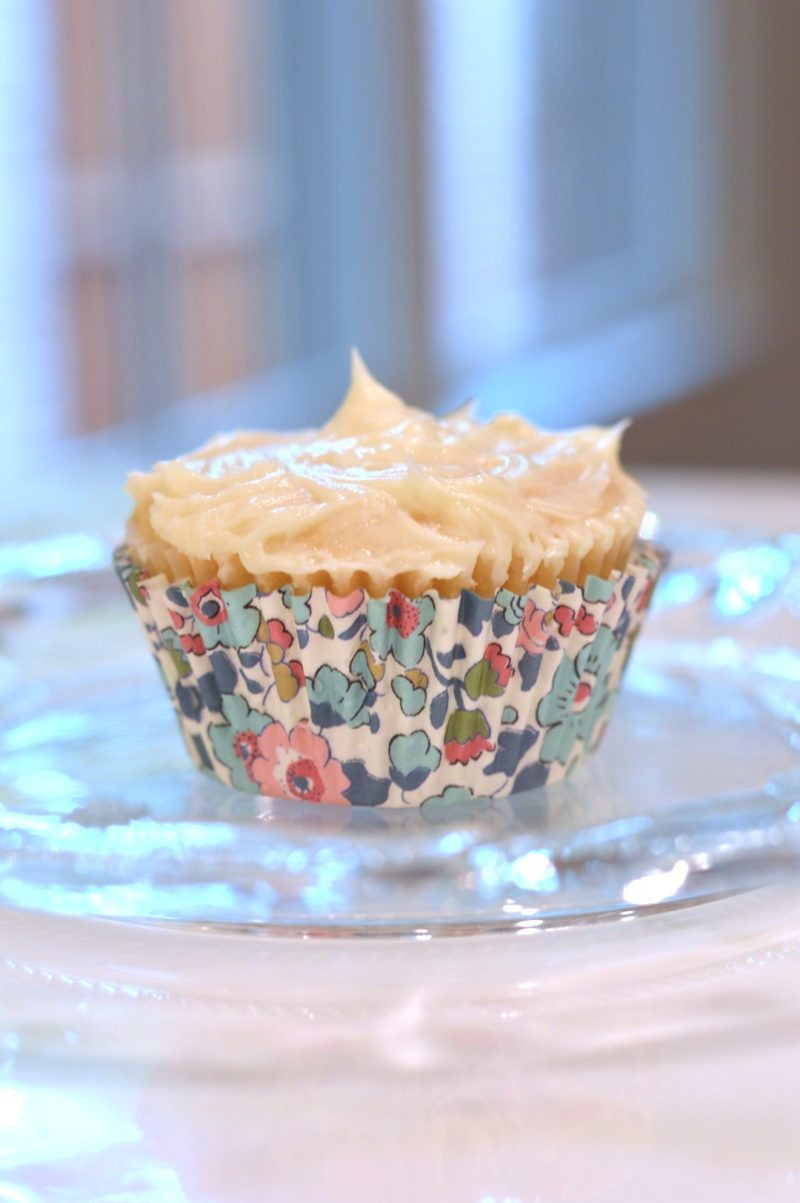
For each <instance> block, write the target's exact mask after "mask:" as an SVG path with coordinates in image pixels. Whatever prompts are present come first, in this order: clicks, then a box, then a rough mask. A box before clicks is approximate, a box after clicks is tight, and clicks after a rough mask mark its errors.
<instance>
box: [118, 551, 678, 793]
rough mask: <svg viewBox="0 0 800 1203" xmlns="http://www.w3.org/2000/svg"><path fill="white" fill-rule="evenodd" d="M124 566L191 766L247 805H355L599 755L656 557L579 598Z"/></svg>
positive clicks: (523, 776) (535, 781)
mask: <svg viewBox="0 0 800 1203" xmlns="http://www.w3.org/2000/svg"><path fill="white" fill-rule="evenodd" d="M114 559H115V567H116V570H117V572H118V574H119V576H120V578H121V580H122V582H123V584H124V585H125V588H126V590H127V593H128V596H129V598H130V599H131V602H132V603H133V606H134V609H135V611H136V614H137V617H138V618H139V620H140V622H141V623H142V626H143V628H144V631H145V634H146V636H147V639H148V642H149V644H150V647H151V649H152V651H153V653H154V655H155V658H156V660H157V662H158V665H159V666H160V669H161V671H162V676H163V678H164V681H165V684H166V687H167V690H168V692H169V695H170V698H171V699H172V703H173V706H174V708H175V712H176V714H177V716H178V722H179V724H180V728H181V731H182V733H183V737H184V740H185V742H186V746H187V748H188V751H189V755H190V756H191V758H192V760H193V761H194V763H195V764H196V765H197V766H198V767H199V768H201V769H203V770H205V771H207V772H210V773H213V774H214V775H215V776H217V777H218V778H219V779H220V780H221V781H223V782H224V783H225V784H227V785H230V786H233V787H234V788H236V789H240V790H246V791H248V792H250V793H261V794H264V795H268V796H278V797H288V798H297V799H299V800H303V801H306V802H309V801H310V802H323V803H333V804H340V805H353V806H392V807H415V806H423V807H426V806H427V807H430V808H432V809H433V808H435V809H436V810H441V809H445V810H446V809H447V808H449V807H450V806H451V805H457V806H458V808H459V810H462V809H463V807H464V806H465V805H466V806H467V808H469V806H470V805H475V806H477V807H479V806H481V805H485V803H486V799H491V798H497V797H501V796H503V795H505V794H510V793H516V792H518V791H521V790H526V789H530V788H532V787H534V786H541V785H545V784H547V783H548V782H554V781H557V780H559V779H560V778H562V777H563V776H564V775H565V774H566V773H568V772H570V771H571V769H572V768H573V767H574V766H575V765H576V764H577V763H578V762H579V761H580V760H581V759H582V758H583V757H584V756H585V755H586V754H587V753H588V752H589V751H590V750H591V749H592V748H593V747H594V746H595V745H596V744H597V742H598V740H599V739H600V737H601V735H602V733H603V731H604V729H605V726H606V724H607V721H608V718H609V714H610V712H611V709H612V707H613V703H614V700H615V697H616V695H617V692H618V689H619V685H620V680H621V678H622V674H623V671H624V668H625V664H626V662H627V660H628V657H629V655H630V652H631V648H632V646H633V643H634V641H635V639H636V636H637V634H638V631H639V628H640V626H641V622H642V619H643V617H644V615H645V613H646V610H647V606H648V603H649V600H650V596H651V593H652V589H653V586H654V584H655V582H656V579H657V577H658V575H659V572H660V571H661V568H662V566H663V562H664V556H663V554H662V553H661V552H660V551H658V550H657V549H655V548H653V547H651V546H647V545H644V544H640V545H638V546H637V547H636V548H635V550H634V554H633V558H632V559H631V562H630V563H629V564H628V565H627V567H626V568H625V569H624V570H623V571H617V572H613V573H612V574H611V575H610V576H609V577H608V579H600V578H598V577H591V576H590V577H589V578H588V579H587V580H586V583H585V584H584V585H583V586H577V585H573V584H570V583H567V582H563V581H562V582H559V583H558V584H557V585H556V587H555V588H554V589H552V590H551V589H547V588H545V587H544V586H535V587H533V588H531V589H530V590H529V592H528V593H526V594H523V595H520V594H517V593H512V592H510V591H508V590H505V589H501V590H499V591H498V593H497V594H496V595H495V596H494V597H493V598H483V597H479V596H478V595H477V594H475V593H472V592H469V591H464V592H462V593H461V594H460V595H459V596H458V597H455V598H444V597H440V596H438V595H437V594H436V593H435V592H432V591H431V592H427V593H425V594H423V595H422V596H419V597H414V598H409V597H405V596H404V595H403V594H401V593H400V592H398V591H396V590H390V591H389V592H388V594H387V595H386V596H385V597H383V598H372V597H368V596H367V595H366V594H365V593H364V592H363V591H362V590H360V589H356V590H355V591H354V592H352V593H351V594H349V595H348V596H347V597H340V596H336V595H335V594H333V593H331V592H330V591H328V590H326V589H324V588H321V587H317V588H314V589H311V590H309V591H307V592H297V591H295V590H294V589H293V588H292V587H291V586H289V585H287V586H284V587H282V588H280V589H276V590H272V591H269V592H259V591H258V589H257V587H256V586H255V585H254V584H251V585H243V586H241V587H239V588H236V589H223V588H222V587H221V586H220V585H219V583H218V582H217V581H209V582H207V583H206V584H204V585H201V586H199V587H195V586H194V585H189V584H184V585H170V584H168V583H167V582H166V581H165V579H164V578H163V577H152V578H148V576H147V574H146V573H145V572H144V570H143V569H142V568H141V567H139V566H138V565H137V564H136V563H135V562H134V561H133V560H132V559H131V557H130V554H129V552H128V549H127V547H125V546H122V547H120V548H119V549H118V550H117V552H116V553H115V558H114Z"/></svg>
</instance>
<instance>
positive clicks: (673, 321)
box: [0, 0, 800, 510]
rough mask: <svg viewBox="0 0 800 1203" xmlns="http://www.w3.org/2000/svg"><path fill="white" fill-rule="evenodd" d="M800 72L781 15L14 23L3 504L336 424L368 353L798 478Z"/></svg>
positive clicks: (124, 15)
mask: <svg viewBox="0 0 800 1203" xmlns="http://www.w3.org/2000/svg"><path fill="white" fill-rule="evenodd" d="M798 45H800V4H798V3H797V0H602V2H600V0H3V2H2V5H0V405H2V414H3V432H4V438H3V439H2V440H0V443H1V444H2V449H0V467H2V470H3V473H4V478H5V481H6V485H7V486H8V484H9V482H11V481H14V480H19V479H21V478H22V477H24V478H25V480H26V481H27V482H28V485H29V491H30V482H31V480H32V479H34V480H35V478H36V472H37V466H40V465H42V464H43V463H45V462H55V461H54V459H53V457H54V456H55V457H56V458H57V457H58V456H59V454H60V453H61V450H62V449H63V448H65V447H67V446H69V445H71V441H72V440H74V439H75V438H77V437H80V436H89V438H90V439H91V438H94V439H95V440H99V441H96V442H95V444H94V445H95V446H96V447H97V448H98V449H99V451H98V456H99V457H100V456H101V455H102V449H103V448H104V447H107V446H110V444H108V443H107V442H106V443H103V441H102V439H103V437H105V436H104V435H103V434H102V432H104V431H109V430H112V431H114V430H116V431H118V432H119V431H122V432H123V437H122V445H123V446H126V447H129V448H130V451H129V454H128V460H129V461H134V462H138V460H140V459H142V458H143V457H144V455H145V451H146V452H147V454H148V455H149V454H150V452H153V453H157V454H172V453H174V452H176V451H178V450H182V449H183V450H186V449H187V448H188V447H189V446H191V445H192V444H196V443H197V442H199V441H200V440H201V439H202V438H205V437H206V436H207V435H208V434H209V433H210V432H211V431H212V430H214V429H216V428H220V427H224V426H225V425H232V424H243V423H245V424H250V425H259V424H267V425H275V426H286V425H299V424H303V423H308V422H314V421H318V420H320V419H321V418H324V417H325V416H327V414H328V413H330V411H331V410H332V409H333V407H334V406H335V404H336V403H337V402H338V400H339V398H340V396H341V394H342V392H343V389H344V387H345V384H346V378H347V372H348V363H347V351H348V348H349V347H350V346H351V345H352V344H355V345H357V346H358V347H359V348H360V349H361V351H362V353H363V354H364V356H365V358H366V360H367V363H368V364H369V365H370V366H371V368H372V370H373V371H374V372H375V373H376V374H377V375H378V376H379V377H380V378H381V379H383V380H384V381H385V382H386V383H387V384H388V385H389V386H390V387H392V388H394V389H395V390H396V391H398V392H400V393H401V394H402V395H403V396H405V397H406V398H408V399H409V400H412V401H414V402H416V403H418V404H422V405H425V406H431V407H435V406H438V405H444V404H449V403H451V402H453V401H457V400H461V399H463V398H464V397H466V396H469V395H476V396H478V397H479V398H480V402H481V406H482V409H483V411H484V412H488V411H491V410H495V409H508V408H515V409H518V410H521V411H523V412H524V413H526V414H527V415H529V416H530V417H531V418H533V419H535V420H537V421H539V422H541V423H542V424H544V425H550V426H558V425H567V424H573V423H580V422H589V421H608V420H611V419H615V418H617V417H620V416H622V415H632V416H634V417H635V418H636V421H635V423H634V426H633V428H632V429H631V430H630V431H629V433H628V435H627V436H626V455H627V458H628V460H629V461H634V462H641V463H645V464H659V463H661V464H664V463H666V464H691V463H701V464H711V465H728V466H731V465H749V466H774V467H781V466H782V467H784V468H796V467H797V465H798V460H799V459H800V337H798V335H799V334H800V220H798V218H799V217H800V140H798V138H797V132H796V131H797V126H798V118H800V73H799V72H798V71H797V69H796V58H797V49H796V48H797V47H798ZM198 396H199V397H201V400H200V401H197V402H195V401H192V402H190V403H187V400H186V399H187V398H197V397H198ZM143 430H145V431H146V430H150V431H159V432H161V433H160V434H159V435H158V437H156V438H151V439H150V441H149V442H147V441H146V440H145V442H142V438H141V437H140V436H141V432H142V431H143ZM137 431H138V432H139V434H138V435H137V434H136V432H137ZM93 432H95V433H93ZM97 432H100V433H97ZM125 432H127V433H125ZM65 440H66V442H65ZM84 445H86V444H85V443H84ZM115 446H119V441H118V442H117V444H115ZM75 483H76V488H77V487H78V483H79V482H77V481H76V482H75ZM8 498H9V500H11V493H10V492H9V494H8ZM12 505H13V503H12ZM5 509H6V510H8V503H6V506H5Z"/></svg>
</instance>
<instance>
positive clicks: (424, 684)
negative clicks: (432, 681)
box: [392, 668, 428, 716]
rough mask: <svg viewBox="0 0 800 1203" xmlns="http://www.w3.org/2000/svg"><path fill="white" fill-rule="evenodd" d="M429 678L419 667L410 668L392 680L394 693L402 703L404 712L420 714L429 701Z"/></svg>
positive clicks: (401, 707) (401, 706)
mask: <svg viewBox="0 0 800 1203" xmlns="http://www.w3.org/2000/svg"><path fill="white" fill-rule="evenodd" d="M427 689H428V678H427V676H426V675H425V673H424V672H420V670H419V669H418V668H410V669H409V670H408V672H407V673H401V674H400V675H398V676H396V677H395V678H394V680H393V681H392V693H393V694H394V695H395V697H396V698H397V700H398V701H399V703H400V709H401V710H402V712H403V714H407V715H410V716H411V715H416V714H420V713H421V711H422V710H424V708H425V702H426V701H427V697H428V695H427Z"/></svg>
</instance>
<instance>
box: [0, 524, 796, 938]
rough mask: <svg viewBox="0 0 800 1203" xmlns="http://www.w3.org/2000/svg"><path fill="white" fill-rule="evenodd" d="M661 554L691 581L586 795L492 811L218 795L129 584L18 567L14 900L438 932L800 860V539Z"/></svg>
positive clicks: (10, 792) (581, 912)
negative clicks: (185, 730) (139, 622)
mask: <svg viewBox="0 0 800 1203" xmlns="http://www.w3.org/2000/svg"><path fill="white" fill-rule="evenodd" d="M660 538H661V541H662V542H663V543H664V544H666V545H667V546H669V547H671V548H672V551H673V560H672V565H671V568H670V569H669V571H668V572H667V573H666V575H665V577H664V579H663V580H662V583H661V585H660V587H659V592H658V595H657V598H656V603H655V608H654V612H653V614H652V616H651V618H650V620H649V623H648V624H647V626H646V628H645V631H644V634H643V637H642V638H641V640H640V642H639V645H638V647H637V649H636V651H635V653H634V659H633V661H632V663H631V665H630V669H629V675H628V677H627V679H626V686H625V689H624V691H623V696H622V698H621V700H620V702H619V704H618V707H617V710H616V713H615V714H614V716H613V718H612V721H611V723H610V726H609V730H608V734H607V736H606V738H605V741H604V743H603V744H602V746H601V748H600V749H599V751H598V752H597V754H596V755H595V756H594V757H593V758H592V759H591V760H590V762H589V764H588V765H587V766H586V767H585V768H583V769H582V770H580V771H579V772H578V773H576V774H575V775H574V776H573V777H572V778H570V779H569V780H568V781H567V782H566V783H564V784H561V785H558V786H554V787H551V788H548V789H545V790H540V791H534V792H531V793H529V794H525V795H519V796H518V797H515V798H511V799H504V800H501V801H498V802H495V803H494V804H493V805H492V806H491V807H489V808H488V809H485V810H483V811H481V812H480V813H478V814H469V813H465V814H460V813H457V812H456V811H455V810H454V809H452V808H451V809H449V810H448V811H447V812H446V813H442V814H440V815H434V816H431V815H429V814H425V815H423V814H421V813H420V812H419V811H417V810H414V811H408V812H404V811H400V812H398V811H381V810H373V809H368V808H358V807H349V808H344V807H325V806H319V805H317V806H314V805H303V804H301V803H295V802H284V801H273V800H269V799H265V798H253V797H252V796H250V795H246V794H240V793H237V792H235V791H232V790H230V789H227V788H225V787H224V786H222V785H221V784H220V783H219V782H217V781H215V780H212V779H210V778H208V779H207V778H205V777H204V776H203V775H201V774H200V773H198V772H197V771H196V770H195V769H194V768H193V767H192V765H191V764H190V763H189V761H188V759H187V757H186V754H185V752H184V750H183V745H182V742H181V740H180V737H179V735H178V732H177V727H176V725H175V722H174V719H173V717H172V714H171V709H170V706H169V702H168V700H167V697H166V694H165V693H164V690H163V687H162V686H161V683H160V681H159V680H158V678H157V675H156V672H155V670H154V668H153V665H152V663H151V661H150V659H149V656H148V655H147V652H146V649H145V645H144V640H143V638H142V636H141V633H140V631H139V630H138V628H137V626H136V624H135V621H134V619H133V617H132V615H131V614H130V611H129V609H128V606H127V603H126V600H125V598H124V596H123V594H122V591H121V590H120V589H119V587H118V585H117V584H116V582H115V581H112V580H111V578H110V574H108V576H106V574H103V573H99V574H98V573H96V572H93V573H89V572H86V571H85V570H84V566H83V565H81V564H77V565H76V570H75V572H74V574H70V573H69V572H68V571H64V570H63V569H64V566H63V565H61V566H60V571H59V574H58V575H57V576H51V575H48V574H46V573H44V572H38V571H34V572H31V573H30V574H29V576H28V577H27V578H26V579H23V578H21V577H19V576H17V578H16V579H15V581H14V584H13V587H9V588H7V589H6V591H5V592H4V594H3V606H4V611H5V614H4V617H5V618H6V619H7V621H6V622H5V623H4V633H5V641H4V645H3V649H2V651H3V655H2V659H0V705H2V730H1V731H0V805H2V809H1V810H0V857H2V866H3V872H2V877H1V878H0V901H2V902H3V903H4V904H6V905H11V906H14V907H19V908H24V909H32V910H46V911H50V912H54V913H61V914H95V915H106V916H113V917H118V918H126V919H134V920H145V921H153V920H166V919H169V920H178V921H183V922H189V923H213V924H226V925H234V926H236V927H238V926H241V925H248V926H251V925H252V926H253V927H254V928H259V927H266V928H267V929H268V930H275V929H280V930H285V931H286V932H298V933H301V932H319V933H323V932H330V933H331V934H344V933H353V934H369V933H370V932H375V933H378V932H380V933H387V932H392V931H397V932H401V933H408V934H417V935H425V934H427V933H428V932H432V931H464V930H469V929H472V928H476V927H482V928H487V927H488V928H498V929H513V928H516V929H518V928H525V927H535V926H538V925H542V924H548V923H564V922H575V921H584V922H587V921H591V920H595V919H599V918H603V917H606V916H610V915H616V916H623V915H630V914H632V913H635V912H637V911H647V910H654V909H655V910H660V909H663V908H664V907H670V906H679V905H683V904H686V903H689V902H697V901H700V900H702V899H704V898H709V897H713V896H717V895H719V894H720V893H725V892H729V891H733V890H737V889H741V888H744V887H747V886H750V885H754V884H757V883H760V882H763V881H765V880H768V879H770V878H772V877H774V876H776V875H777V874H779V873H781V872H784V871H786V870H787V869H791V868H795V867H796V866H797V862H798V858H799V857H800V536H794V535H786V536H782V537H781V538H779V539H775V540H770V539H764V538H761V537H758V536H754V537H753V538H746V537H742V536H735V537H734V536H731V535H727V534H725V533H724V532H717V531H711V530H706V529H699V528H696V527H687V528H683V529H671V530H666V531H664V532H662V533H661V536H660ZM33 559H34V560H35V554H34V555H33ZM67 567H68V566H67Z"/></svg>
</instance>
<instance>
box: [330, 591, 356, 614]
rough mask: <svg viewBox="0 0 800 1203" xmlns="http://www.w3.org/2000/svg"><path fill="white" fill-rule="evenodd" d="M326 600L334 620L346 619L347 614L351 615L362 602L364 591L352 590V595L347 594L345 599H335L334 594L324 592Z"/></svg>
mask: <svg viewBox="0 0 800 1203" xmlns="http://www.w3.org/2000/svg"><path fill="white" fill-rule="evenodd" d="M326 596H327V599H328V609H329V610H330V612H331V614H332V615H333V616H334V618H346V617H347V615H348V614H353V613H354V612H355V611H356V610H357V609H358V607H359V606H360V605H361V603H362V602H363V600H364V590H363V589H354V590H353V592H352V593H348V594H347V597H337V595H336V594H335V593H331V592H330V591H329V590H326Z"/></svg>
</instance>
